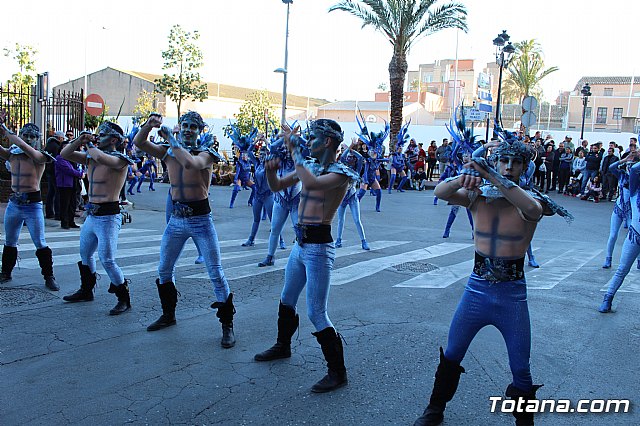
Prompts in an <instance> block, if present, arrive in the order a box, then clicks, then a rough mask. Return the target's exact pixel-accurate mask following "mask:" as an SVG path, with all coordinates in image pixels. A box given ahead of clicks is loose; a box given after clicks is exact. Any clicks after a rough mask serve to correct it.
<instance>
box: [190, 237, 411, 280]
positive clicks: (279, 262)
mask: <svg viewBox="0 0 640 426" xmlns="http://www.w3.org/2000/svg"><path fill="white" fill-rule="evenodd" d="M409 242H410V241H373V242H371V243H370V244H369V245H370V246H371V252H376V251H378V250H382V249H385V248H388V247H395V246H399V245H402V244H408V243H409ZM362 253H367V252H366V251H364V250H362V247H361V246H360V245H359V244H358V245H353V246H348V247H342V248H339V249H336V259H338V258H341V257H345V256H352V255H354V254H362ZM276 254H277V253H276ZM260 260H262V259H260ZM286 265H287V257H284V256H283V257H281V258H279V259H276V262H275V265H273V266H265V267H264V268H259V267H258V266H257V262H256V263H253V264H250V265H242V266H235V267H233V268H225V270H224V274H225V276H226V277H227V279H229V280H237V279H240V278H247V277H253V276H256V275H263V274H267V273H269V272H273V271H280V270H282V269H284V268H285V266H286ZM186 278H197V279H207V278H209V276H208V275H207V274H195V275H189V276H187V277H186ZM332 279H333V275H332Z"/></svg>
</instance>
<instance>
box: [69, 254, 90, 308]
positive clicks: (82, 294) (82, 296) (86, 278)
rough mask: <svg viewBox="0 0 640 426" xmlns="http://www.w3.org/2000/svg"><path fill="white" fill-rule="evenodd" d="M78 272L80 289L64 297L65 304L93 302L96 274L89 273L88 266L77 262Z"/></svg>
mask: <svg viewBox="0 0 640 426" xmlns="http://www.w3.org/2000/svg"><path fill="white" fill-rule="evenodd" d="M78 269H79V270H80V289H79V290H78V291H76V292H75V293H73V294H70V295H68V296H64V297H63V298H62V299H63V300H64V301H66V302H91V301H92V300H93V288H94V287H95V286H96V279H97V274H96V273H95V272H93V273H92V272H91V270H90V269H89V266H87V265H83V264H82V261H79V262H78Z"/></svg>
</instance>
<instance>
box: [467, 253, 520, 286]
mask: <svg viewBox="0 0 640 426" xmlns="http://www.w3.org/2000/svg"><path fill="white" fill-rule="evenodd" d="M473 272H474V273H475V274H476V275H478V276H480V277H481V278H484V279H485V280H487V281H491V282H504V281H517V280H522V279H524V257H521V258H520V259H501V258H490V257H484V256H483V255H481V254H480V253H478V252H476V257H475V261H474V262H473Z"/></svg>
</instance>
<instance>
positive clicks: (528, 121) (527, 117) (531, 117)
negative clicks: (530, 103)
mask: <svg viewBox="0 0 640 426" xmlns="http://www.w3.org/2000/svg"><path fill="white" fill-rule="evenodd" d="M537 122H538V117H536V115H535V114H534V113H533V111H527V112H525V113H524V114H522V125H523V126H524V127H526V128H527V129H528V128H530V127H531V126H533V125H534V124H536V123H537Z"/></svg>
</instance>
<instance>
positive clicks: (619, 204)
mask: <svg viewBox="0 0 640 426" xmlns="http://www.w3.org/2000/svg"><path fill="white" fill-rule="evenodd" d="M628 157H632V159H631V160H630V161H634V162H635V161H638V160H639V157H638V155H637V154H636V153H635V152H634V153H630V154H629V155H628V156H627V157H626V158H628ZM614 166H615V167H614ZM618 166H621V167H618ZM609 172H610V173H613V174H614V175H615V177H616V178H617V179H618V198H616V203H615V204H614V206H613V211H612V212H611V221H610V223H611V227H610V230H609V239H608V240H607V253H606V257H605V259H604V264H603V265H602V267H603V268H604V269H609V268H611V259H612V258H613V249H614V247H615V245H616V240H617V239H618V232H619V231H620V227H621V226H622V224H624V225H625V228H628V227H629V220H630V219H631V201H630V200H629V174H628V173H627V163H622V164H620V163H618V164H615V163H614V164H612V165H611V166H610V167H609ZM638 267H639V268H640V259H639V260H638Z"/></svg>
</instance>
